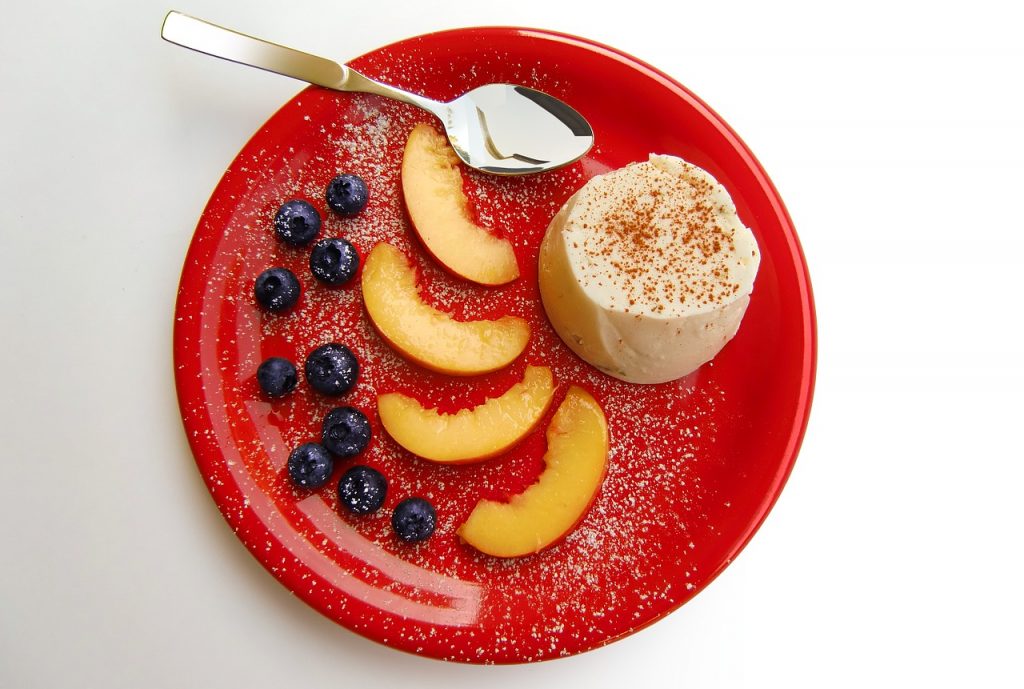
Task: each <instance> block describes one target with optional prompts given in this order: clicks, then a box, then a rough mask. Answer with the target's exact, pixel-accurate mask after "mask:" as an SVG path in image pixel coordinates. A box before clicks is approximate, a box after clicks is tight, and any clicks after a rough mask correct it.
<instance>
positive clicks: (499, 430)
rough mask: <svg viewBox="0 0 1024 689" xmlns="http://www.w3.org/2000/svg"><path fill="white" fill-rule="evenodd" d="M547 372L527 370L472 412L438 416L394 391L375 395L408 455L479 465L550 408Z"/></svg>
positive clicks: (518, 438)
mask: <svg viewBox="0 0 1024 689" xmlns="http://www.w3.org/2000/svg"><path fill="white" fill-rule="evenodd" d="M554 392H555V386H554V379H553V378H552V376H551V369H549V368H548V367H546V366H527V367H526V371H525V372H524V374H523V380H522V382H519V383H516V384H515V385H513V386H512V387H510V388H509V389H508V390H507V391H505V393H504V394H503V395H501V396H500V397H494V398H492V399H489V400H487V401H486V402H484V403H483V404H481V405H479V406H477V407H474V408H472V409H462V410H460V411H458V412H456V413H454V414H440V413H438V412H437V410H436V409H424V408H423V407H422V406H421V405H420V403H419V402H417V401H416V400H414V399H412V398H411V397H406V396H405V395H402V394H400V393H397V392H391V393H387V394H384V395H380V396H378V397H377V412H378V413H379V414H380V421H381V423H382V424H384V429H385V430H387V432H388V433H389V434H390V435H391V437H392V438H394V439H395V442H397V443H398V444H399V445H401V446H402V447H404V448H405V449H406V450H408V451H409V452H412V453H413V454H414V455H418V456H420V457H423V458H424V459H429V460H430V461H432V462H440V463H443V464H468V463H470V462H479V461H482V460H485V459H489V458H490V457H494V456H496V455H500V454H502V453H504V452H505V451H507V450H509V449H511V448H512V447H513V446H515V445H516V444H517V443H519V441H521V440H522V439H523V438H525V437H526V436H527V435H529V433H530V431H532V430H533V428H534V426H536V425H537V422H538V421H540V419H541V417H542V416H544V412H546V411H547V410H548V407H549V406H551V396H552V395H553V394H554Z"/></svg>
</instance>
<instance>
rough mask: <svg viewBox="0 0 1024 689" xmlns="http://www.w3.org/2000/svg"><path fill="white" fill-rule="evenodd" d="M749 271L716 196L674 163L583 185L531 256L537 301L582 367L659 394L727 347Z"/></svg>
mask: <svg viewBox="0 0 1024 689" xmlns="http://www.w3.org/2000/svg"><path fill="white" fill-rule="evenodd" d="M759 264H760V252H759V251H758V247H757V242H756V240H755V239H754V234H753V232H751V231H750V229H749V228H748V227H746V226H745V225H744V224H743V222H742V221H741V220H740V218H739V215H738V214H737V212H736V206H735V204H734V203H733V201H732V198H731V197H730V196H729V192H728V191H726V189H725V187H723V186H722V185H721V184H719V182H718V181H717V180H716V179H715V178H714V177H712V176H711V175H710V174H709V173H708V172H707V171H705V170H703V169H701V168H700V167H697V166H696V165H692V164H690V163H688V162H686V161H685V160H682V159H681V158H677V157H674V156H667V155H651V156H650V159H649V160H647V161H645V162H640V163H633V164H630V165H627V166H625V167H623V168H620V169H618V170H613V171H611V172H608V173H606V174H604V175H600V176H598V177H595V178H593V179H591V180H590V181H589V182H587V183H586V184H585V185H584V186H583V187H582V188H581V189H580V190H579V191H577V192H576V193H575V194H573V196H572V197H570V198H569V200H568V201H567V202H566V203H565V205H564V206H563V207H562V208H561V210H559V212H558V214H557V215H556V216H555V217H554V218H553V219H552V220H551V223H550V225H549V226H548V229H547V233H546V234H545V236H544V240H543V242H542V243H541V247H540V256H539V281H540V293H541V298H542V300H543V303H544V309H545V311H546V312H547V315H548V318H549V319H550V320H551V324H552V325H553V326H554V328H555V330H556V331H557V333H558V335H559V336H560V337H561V338H562V339H563V340H564V341H565V343H566V344H567V345H568V346H569V347H570V348H571V349H572V350H573V351H574V352H576V354H578V355H579V356H580V357H581V358H582V359H583V360H584V361H587V362H588V363H590V364H592V365H593V366H596V367H597V368H598V369H600V370H601V371H604V372H605V373H607V374H608V375H611V376H614V377H616V378H620V379H622V380H625V381H629V382H633V383H661V382H665V381H669V380H674V379H676V378H680V377H682V376H685V375H687V374H689V373H691V372H693V371H695V370H696V369H697V368H699V367H700V366H701V365H702V364H704V363H705V362H707V361H710V360H711V359H712V358H713V357H714V356H715V355H716V354H718V352H719V351H721V349H722V348H723V347H724V346H725V344H726V343H727V342H728V341H729V340H731V339H732V337H733V336H734V335H735V334H736V331H737V329H738V328H739V325H740V321H741V320H742V318H743V314H744V312H745V311H746V308H747V304H748V303H749V301H750V294H751V292H752V291H753V288H754V278H755V277H756V276H757V269H758V265H759Z"/></svg>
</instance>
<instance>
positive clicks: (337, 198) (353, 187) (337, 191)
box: [324, 173, 370, 216]
mask: <svg viewBox="0 0 1024 689" xmlns="http://www.w3.org/2000/svg"><path fill="white" fill-rule="evenodd" d="M324 198H325V199H326V200H327V205H328V206H330V207H331V210H333V211H334V212H335V213H338V214H339V215H343V216H353V215H358V214H359V213H361V212H362V211H363V209H364V208H366V202H367V201H368V200H369V198H370V190H369V189H367V188H366V182H364V181H363V178H362V177H360V176H359V175H351V174H347V173H346V174H342V175H338V176H337V177H335V178H334V179H332V180H331V181H330V182H329V183H328V185H327V191H326V192H325V193H324Z"/></svg>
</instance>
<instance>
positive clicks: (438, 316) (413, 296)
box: [362, 242, 530, 376]
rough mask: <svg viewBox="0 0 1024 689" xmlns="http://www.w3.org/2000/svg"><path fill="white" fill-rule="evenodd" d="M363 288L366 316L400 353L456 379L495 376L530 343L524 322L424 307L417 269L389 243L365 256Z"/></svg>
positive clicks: (426, 305)
mask: <svg viewBox="0 0 1024 689" xmlns="http://www.w3.org/2000/svg"><path fill="white" fill-rule="evenodd" d="M362 286H363V301H364V303H365V304H366V312H367V314H369V316H370V320H371V321H372V322H373V325H374V327H376V328H377V331H378V332H379V333H380V334H381V336H382V337H383V338H384V339H385V340H387V342H388V343H389V344H390V345H391V346H392V347H393V348H394V349H395V351H397V352H398V353H399V354H401V355H402V356H404V357H406V358H407V359H409V360H411V361H413V362H414V363H417V364H419V365H420V366H423V367H424V368H429V369H431V370H433V371H439V372H441V373H447V374H450V375H454V376H472V375H477V374H481V373H488V372H490V371H496V370H498V369H500V368H503V367H505V366H507V365H508V364H509V363H511V362H512V361H513V360H514V359H515V358H516V357H518V356H519V355H520V354H521V353H522V352H523V350H524V349H525V348H526V343H527V342H528V341H529V339H530V326H529V325H527V323H526V321H524V320H523V319H522V318H516V317H514V316H502V317H501V318H499V319H497V320H477V321H456V320H454V319H453V318H452V317H451V316H449V315H448V314H446V313H444V312H442V311H438V310H437V309H435V308H433V307H431V306H429V305H428V304H426V303H424V301H423V299H422V298H421V297H420V295H419V292H418V291H417V290H416V271H415V269H414V268H413V267H412V266H411V265H410V264H409V261H408V260H407V259H406V257H405V255H404V254H403V253H402V252H401V251H399V250H398V249H397V248H395V247H394V246H392V245H391V244H387V243H385V242H381V243H380V244H378V245H377V246H375V247H374V248H373V250H372V251H371V252H370V255H369V256H367V257H366V263H365V265H364V266H363V275H362Z"/></svg>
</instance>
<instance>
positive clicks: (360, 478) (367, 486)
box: [338, 466, 388, 514]
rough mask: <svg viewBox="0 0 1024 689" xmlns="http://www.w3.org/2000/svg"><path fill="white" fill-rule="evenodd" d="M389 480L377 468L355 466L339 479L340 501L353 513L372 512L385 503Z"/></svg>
mask: <svg viewBox="0 0 1024 689" xmlns="http://www.w3.org/2000/svg"><path fill="white" fill-rule="evenodd" d="M387 492H388V481H387V479H386V478H384V475H383V474H381V473H380V472H379V471H377V470H376V469H371V468H370V467H366V466H354V467H352V468H351V469H349V470H348V471H346V472H345V474H344V475H343V476H342V477H341V480H340V481H338V502H340V503H341V505H342V506H343V507H344V508H345V509H347V510H348V511H349V512H352V513H353V514H370V513H371V512H376V511H377V510H379V509H380V506H381V505H383V504H384V496H385V495H387Z"/></svg>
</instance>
